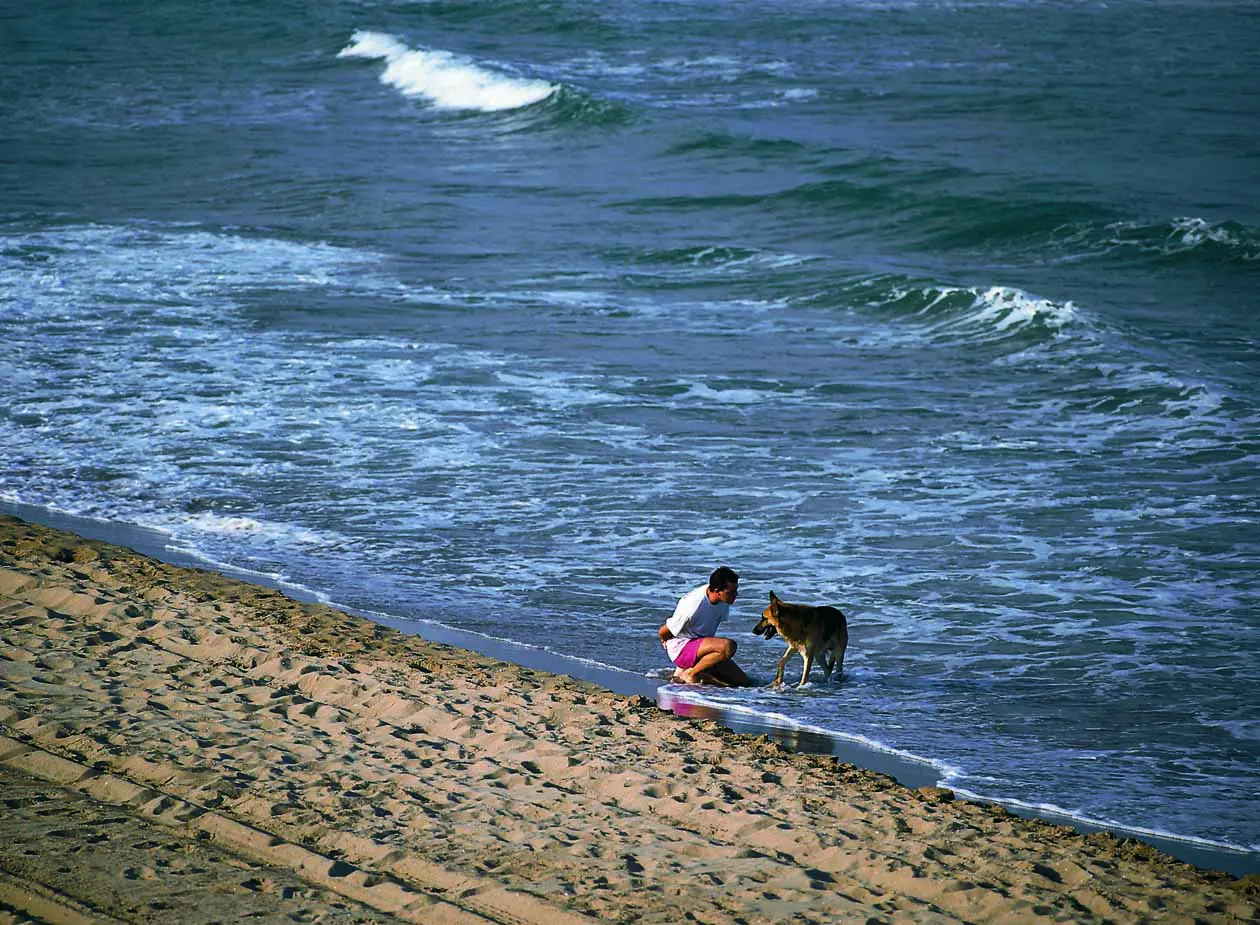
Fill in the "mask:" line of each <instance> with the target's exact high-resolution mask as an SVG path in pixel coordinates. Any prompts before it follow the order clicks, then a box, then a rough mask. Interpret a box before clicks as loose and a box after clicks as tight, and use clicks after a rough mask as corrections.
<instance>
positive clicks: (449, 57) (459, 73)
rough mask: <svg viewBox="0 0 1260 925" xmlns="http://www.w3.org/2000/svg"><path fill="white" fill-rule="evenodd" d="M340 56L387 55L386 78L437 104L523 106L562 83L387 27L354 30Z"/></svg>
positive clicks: (485, 108) (487, 108)
mask: <svg viewBox="0 0 1260 925" xmlns="http://www.w3.org/2000/svg"><path fill="white" fill-rule="evenodd" d="M337 57H338V58H367V59H371V60H377V59H380V60H384V61H385V70H384V71H383V72H382V73H381V78H380V79H381V83H383V84H386V85H387V86H391V87H394V88H395V89H397V90H398V91H400V92H401V93H402V94H403V95H404V96H408V97H422V98H423V99H425V100H427V101H428V102H429V103H430V104H432V105H433V106H434V107H435V108H437V109H447V110H476V111H478V112H502V111H503V110H508V109H521V108H523V107H526V106H531V105H533V104H534V103H537V102H540V101H542V100H545V99H547V97H549V96H551V95H552V94H553V93H555V92H556V91H557V90H558V89H559V88H558V87H557V86H556V85H555V84H551V83H548V82H547V81H545V80H531V79H528V78H521V77H512V76H509V75H506V74H500V73H498V72H496V71H492V70H489V69H488V68H484V67H480V66H479V65H477V64H476V63H474V62H472V61H470V60H468V59H467V58H463V57H461V56H459V55H456V54H453V53H451V52H448V51H441V50H431V51H426V50H422V49H413V48H409V47H408V46H406V45H404V44H403V43H402V42H400V41H399V40H398V39H396V38H395V37H394V36H392V35H388V34H386V33H383V32H370V31H365V30H359V31H357V32H355V33H354V35H352V36H351V38H350V44H349V45H347V46H346V47H345V48H343V49H342V50H341V51H340V52H338V54H337Z"/></svg>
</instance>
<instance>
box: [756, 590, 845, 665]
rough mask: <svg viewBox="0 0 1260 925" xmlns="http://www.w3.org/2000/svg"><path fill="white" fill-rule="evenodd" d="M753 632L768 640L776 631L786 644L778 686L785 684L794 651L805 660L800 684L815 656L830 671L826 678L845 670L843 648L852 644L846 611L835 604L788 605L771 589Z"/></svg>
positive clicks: (780, 661)
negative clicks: (784, 667) (784, 676)
mask: <svg viewBox="0 0 1260 925" xmlns="http://www.w3.org/2000/svg"><path fill="white" fill-rule="evenodd" d="M753 632H754V633H756V634H757V635H758V636H765V637H766V638H767V639H773V638H774V635H775V634H776V633H777V634H778V635H780V636H782V637H783V641H784V642H786V643H787V651H786V652H784V653H783V658H781V659H779V673H778V674H776V675H775V676H774V683H775V685H776V686H777V685H779V684H782V683H783V666H784V665H786V664H787V660H788V659H789V658H791V656H792V653H793V652H799V653H801V658H803V659H805V670H804V671H802V672H801V684H804V683H805V682H806V680H808V678H809V669H810V668H811V667H813V664H814V657H815V656H817V657H818V658H820V659H821V661H822V664H823V668H825V669H826V671H827V673H826V674H825V675H823V680H824V681H826V680H827V679H828V678H830V677H831V672H832V670H833V669H837V668H838V669H840V670H841V671H843V670H844V650H845V649H846V648H848V645H849V624H848V621H847V620H845V618H844V614H842V613H841V612H840V611H838V610H836V608H834V607H811V606H809V605H808V604H789V603H788V602H787V601H781V600H779V599H778V598H777V597H775V594H774V592H773V591H771V592H770V606H769V607H767V608H766V609H765V610H764V611H762V614H761V619H760V620H758V621H757V625H756V626H754V627H753Z"/></svg>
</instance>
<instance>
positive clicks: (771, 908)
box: [0, 516, 1260, 925]
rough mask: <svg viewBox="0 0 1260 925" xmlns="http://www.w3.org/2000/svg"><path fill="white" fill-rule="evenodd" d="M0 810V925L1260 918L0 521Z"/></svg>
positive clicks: (1178, 879)
mask: <svg viewBox="0 0 1260 925" xmlns="http://www.w3.org/2000/svg"><path fill="white" fill-rule="evenodd" d="M0 805H2V806H3V812H2V813H0V923H4V922H8V921H12V922H27V921H48V922H111V921H126V922H141V921H146V922H147V921H179V922H188V923H198V922H213V921H238V920H240V919H242V918H245V917H246V916H255V917H258V918H260V919H261V920H264V921H289V920H292V921H334V922H335V921H355V922H369V921H415V922H436V923H441V922H461V923H462V922H512V923H534V922H537V923H540V925H541V923H543V922H544V921H545V922H546V923H548V925H562V923H567V922H591V921H600V922H644V923H648V922H660V923H665V922H677V921H682V920H684V919H692V920H695V921H701V922H784V921H801V922H832V921H834V922H849V921H868V920H873V921H898V922H900V921H905V922H912V921H913V922H950V921H963V922H988V921H994V922H996V921H1012V920H1020V921H1100V922H1101V921H1113V922H1130V921H1131V922H1139V921H1185V922H1191V921H1202V922H1250V921H1256V920H1257V918H1260V877H1256V876H1251V877H1247V878H1242V879H1235V878H1233V877H1230V876H1228V875H1226V874H1223V873H1219V872H1213V871H1206V870H1201V869H1198V868H1194V867H1192V866H1190V865H1187V864H1184V863H1181V862H1178V861H1176V860H1174V859H1172V858H1170V857H1168V856H1166V855H1164V854H1161V853H1160V852H1158V851H1156V850H1154V849H1152V848H1150V847H1149V846H1147V845H1144V844H1141V843H1136V842H1130V841H1121V840H1117V839H1116V838H1114V837H1112V836H1110V835H1106V834H1094V835H1082V834H1079V833H1077V832H1075V831H1074V830H1072V829H1070V828H1067V827H1065V826H1057V825H1052V824H1049V823H1046V822H1040V821H1036V820H1025V819H1020V818H1017V817H1014V816H1012V815H1010V814H1009V813H1006V812H1005V811H1003V810H1002V809H1000V808H999V807H995V806H988V805H981V804H972V803H967V802H964V801H960V800H953V799H951V795H950V794H949V793H948V792H946V791H940V790H937V789H935V788H921V789H910V788H906V787H902V786H899V785H897V784H896V783H895V782H894V781H893V780H892V779H890V778H888V777H886V776H884V775H880V774H876V773H872V772H867V771H861V770H859V769H857V768H855V767H853V766H851V765H846V764H844V763H841V762H837V761H836V760H835V759H834V758H831V757H824V756H811V755H801V754H795V753H791V752H788V751H786V750H785V749H783V748H781V747H780V746H778V745H776V744H774V743H773V742H770V741H768V740H766V739H765V738H762V737H752V736H744V735H738V734H735V733H731V732H729V731H726V730H724V729H722V728H721V727H719V726H717V725H716V724H714V723H709V722H695V721H688V720H684V719H681V718H679V717H676V716H673V715H671V714H669V713H666V712H662V711H661V710H659V709H657V707H656V706H655V705H654V704H653V703H652V702H651V701H650V700H647V699H646V698H643V697H638V696H630V697H627V696H622V695H617V694H613V693H611V692H609V691H607V690H605V689H602V688H598V687H596V686H594V685H591V684H587V683H584V682H581V681H576V680H573V679H571V678H566V677H562V676H556V675H551V674H547V673H544V672H538V671H534V670H531V669H528V668H521V667H519V666H515V665H511V664H507V663H503V662H499V661H496V660H494V659H491V658H488V657H485V656H481V655H477V654H475V653H471V652H468V651H465V650H461V649H457V648H453V647H450V646H445V645H441V644H435V643H431V642H426V641H424V640H421V639H419V638H417V637H415V636H405V635H403V634H401V633H398V632H396V631H394V630H391V629H388V628H386V627H382V626H379V625H376V624H373V623H370V622H368V621H366V620H362V619H359V618H356V617H352V616H348V615H346V614H343V613H341V612H339V611H336V610H333V609H331V608H327V607H322V606H319V605H314V604H306V603H301V602H297V601H294V600H291V599H289V598H286V597H285V596H284V595H282V594H280V593H279V592H276V591H274V590H271V589H266V588H261V587H258V586H255V585H250V584H247V583H245V582H241V581H237V580H234V579H231V578H226V577H224V576H222V575H218V574H216V573H212V572H206V571H200V570H193V569H185V568H180V567H177V566H174V565H169V564H165V563H162V562H159V561H157V560H154V559H151V558H148V557H145V556H142V555H139V554H137V553H134V552H132V551H130V550H127V549H124V548H121V547H118V546H112V545H110V544H108V543H104V542H100V541H95V540H85V539H83V538H81V537H79V536H76V535H74V534H70V533H65V532H61V531H57V530H52V529H49V528H45V527H39V526H35V525H32V524H29V523H25V522H23V521H20V520H18V519H16V518H12V517H8V516H0Z"/></svg>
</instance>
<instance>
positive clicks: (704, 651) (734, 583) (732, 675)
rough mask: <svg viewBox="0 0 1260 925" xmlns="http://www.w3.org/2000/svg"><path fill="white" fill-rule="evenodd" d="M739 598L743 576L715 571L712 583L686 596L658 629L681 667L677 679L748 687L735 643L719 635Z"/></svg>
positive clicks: (726, 570)
mask: <svg viewBox="0 0 1260 925" xmlns="http://www.w3.org/2000/svg"><path fill="white" fill-rule="evenodd" d="M738 595H739V576H738V575H736V574H735V572H733V571H732V570H731V569H729V568H727V567H726V566H722V567H721V568H718V569H715V570H714V572H713V574H712V575H710V576H709V583H708V584H707V585H701V586H700V587H698V588H693V589H691V590H690V591H688V592H687V593H686V594H684V595H683V596H682V598H680V599H679V601H678V606H677V607H675V608H674V615H673V616H672V617H670V618H669V619H668V620H666V621H665V623H664V624H663V625H662V626H661V628H660V629H659V630H657V635H658V636H660V637H661V645H663V646H664V647H665V651H666V652H667V653H668V654H669V657H670V660H671V661H672V662H673V663H674V664H675V665H677V666H678V669H679V670H678V671H676V672H675V673H674V677H675V678H677V679H678V680H680V681H682V682H683V683H685V684H698V683H700V682H701V681H711V682H714V683H716V684H722V685H725V686H728V687H748V686H749V685H750V684H752V682H751V681H749V680H748V675H746V674H744V672H743V670H742V669H740V667H739V666H738V665H736V664H735V663H734V662H733V661H732V659H733V658H734V657H735V640H734V639H724V638H723V637H721V636H717V635H715V634H716V633H717V628H718V626H719V625H720V624H721V622H722V621H723V620H725V619H726V615H727V614H728V613H730V610H731V605H732V604H734V603H735V598H736V597H737V596H738Z"/></svg>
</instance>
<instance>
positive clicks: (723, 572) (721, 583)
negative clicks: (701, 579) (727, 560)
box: [709, 565, 739, 591]
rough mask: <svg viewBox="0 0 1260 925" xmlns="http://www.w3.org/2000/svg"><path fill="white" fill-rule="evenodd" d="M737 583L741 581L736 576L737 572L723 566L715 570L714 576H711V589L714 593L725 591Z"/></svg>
mask: <svg viewBox="0 0 1260 925" xmlns="http://www.w3.org/2000/svg"><path fill="white" fill-rule="evenodd" d="M737 581H739V576H738V575H736V574H735V570H734V569H729V568H727V567H726V566H725V565H722V566H719V567H718V568H715V569H714V570H713V574H712V575H710V576H709V589H710V590H712V591H725V590H726V589H727V588H729V587H730V586H731V585H733V584H735V582H737Z"/></svg>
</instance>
